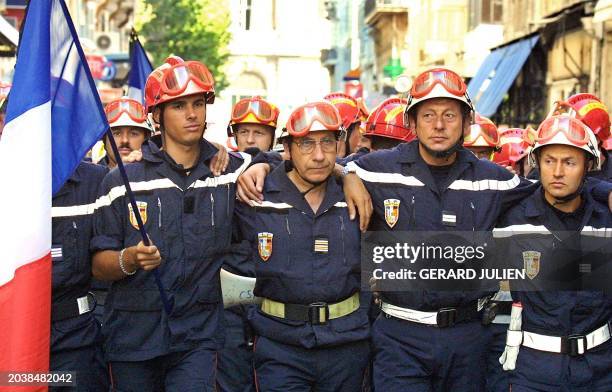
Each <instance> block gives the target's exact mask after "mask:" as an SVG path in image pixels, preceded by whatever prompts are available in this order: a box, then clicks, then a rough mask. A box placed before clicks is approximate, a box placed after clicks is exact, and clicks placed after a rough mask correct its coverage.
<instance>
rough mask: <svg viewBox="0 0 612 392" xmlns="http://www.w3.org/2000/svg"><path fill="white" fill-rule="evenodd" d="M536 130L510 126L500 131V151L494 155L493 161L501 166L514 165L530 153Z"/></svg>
mask: <svg viewBox="0 0 612 392" xmlns="http://www.w3.org/2000/svg"><path fill="white" fill-rule="evenodd" d="M534 132H535V131H534V130H533V129H532V128H530V127H528V128H526V129H523V128H508V129H505V130H503V131H501V132H500V133H499V147H500V148H499V151H497V152H495V154H494V155H493V162H495V163H497V164H498V165H501V166H513V165H515V164H516V163H517V162H518V161H520V160H521V159H523V158H525V157H526V156H527V155H528V154H529V148H530V147H531V146H532V145H533V139H534V137H535V135H534V134H533V133H534Z"/></svg>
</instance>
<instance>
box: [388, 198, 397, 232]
mask: <svg viewBox="0 0 612 392" xmlns="http://www.w3.org/2000/svg"><path fill="white" fill-rule="evenodd" d="M399 205H400V201H399V200H398V199H386V200H385V221H386V222H387V225H389V227H390V228H393V226H395V224H396V223H397V221H398V220H399Z"/></svg>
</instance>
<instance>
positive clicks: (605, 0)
mask: <svg viewBox="0 0 612 392" xmlns="http://www.w3.org/2000/svg"><path fill="white" fill-rule="evenodd" d="M606 20H612V0H599V1H598V2H597V5H596V6H595V15H593V22H595V23H600V22H605V21H606Z"/></svg>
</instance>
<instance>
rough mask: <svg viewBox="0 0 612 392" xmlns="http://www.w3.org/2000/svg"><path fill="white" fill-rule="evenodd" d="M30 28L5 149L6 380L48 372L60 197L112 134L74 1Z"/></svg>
mask: <svg viewBox="0 0 612 392" xmlns="http://www.w3.org/2000/svg"><path fill="white" fill-rule="evenodd" d="M24 23H25V25H24V26H23V30H22V31H23V32H22V36H21V37H20V42H19V49H18V52H17V64H16V66H15V75H14V78H13V88H12V90H11V93H10V97H9V104H8V110H7V115H6V125H5V127H4V132H3V134H2V139H1V140H0V184H1V185H0V189H1V190H0V217H1V218H0V371H26V370H27V371H46V370H47V369H48V366H49V331H50V308H51V253H50V252H51V198H52V195H53V194H55V193H56V192H57V191H58V190H59V189H60V188H61V187H62V185H63V184H64V182H65V181H66V180H67V179H68V178H69V177H70V176H71V175H72V172H73V171H74V169H75V168H76V167H77V165H78V164H79V162H80V161H81V160H82V159H83V157H84V155H85V154H86V152H87V151H88V150H89V149H90V148H91V146H92V145H93V144H94V143H95V142H96V141H97V140H99V139H100V138H101V136H102V134H103V133H104V132H105V130H106V129H107V128H108V123H107V121H106V117H105V115H104V111H103V108H102V104H101V103H100V98H99V96H98V93H97V91H96V88H95V85H94V82H93V79H92V78H91V74H90V71H89V68H88V66H87V62H86V61H85V56H84V54H83V50H82V49H81V46H80V43H79V40H78V37H77V34H76V31H75V29H74V25H73V24H72V21H71V19H70V15H69V13H68V10H67V8H66V5H65V3H64V1H63V0H37V1H31V2H30V3H29V6H28V11H27V15H26V19H25V21H24ZM20 390H24V389H20Z"/></svg>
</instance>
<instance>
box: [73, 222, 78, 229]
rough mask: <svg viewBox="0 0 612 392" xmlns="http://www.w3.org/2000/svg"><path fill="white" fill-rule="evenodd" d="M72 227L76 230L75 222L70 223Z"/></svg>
mask: <svg viewBox="0 0 612 392" xmlns="http://www.w3.org/2000/svg"><path fill="white" fill-rule="evenodd" d="M72 227H73V228H74V229H75V230H76V229H77V224H76V221H72Z"/></svg>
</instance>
